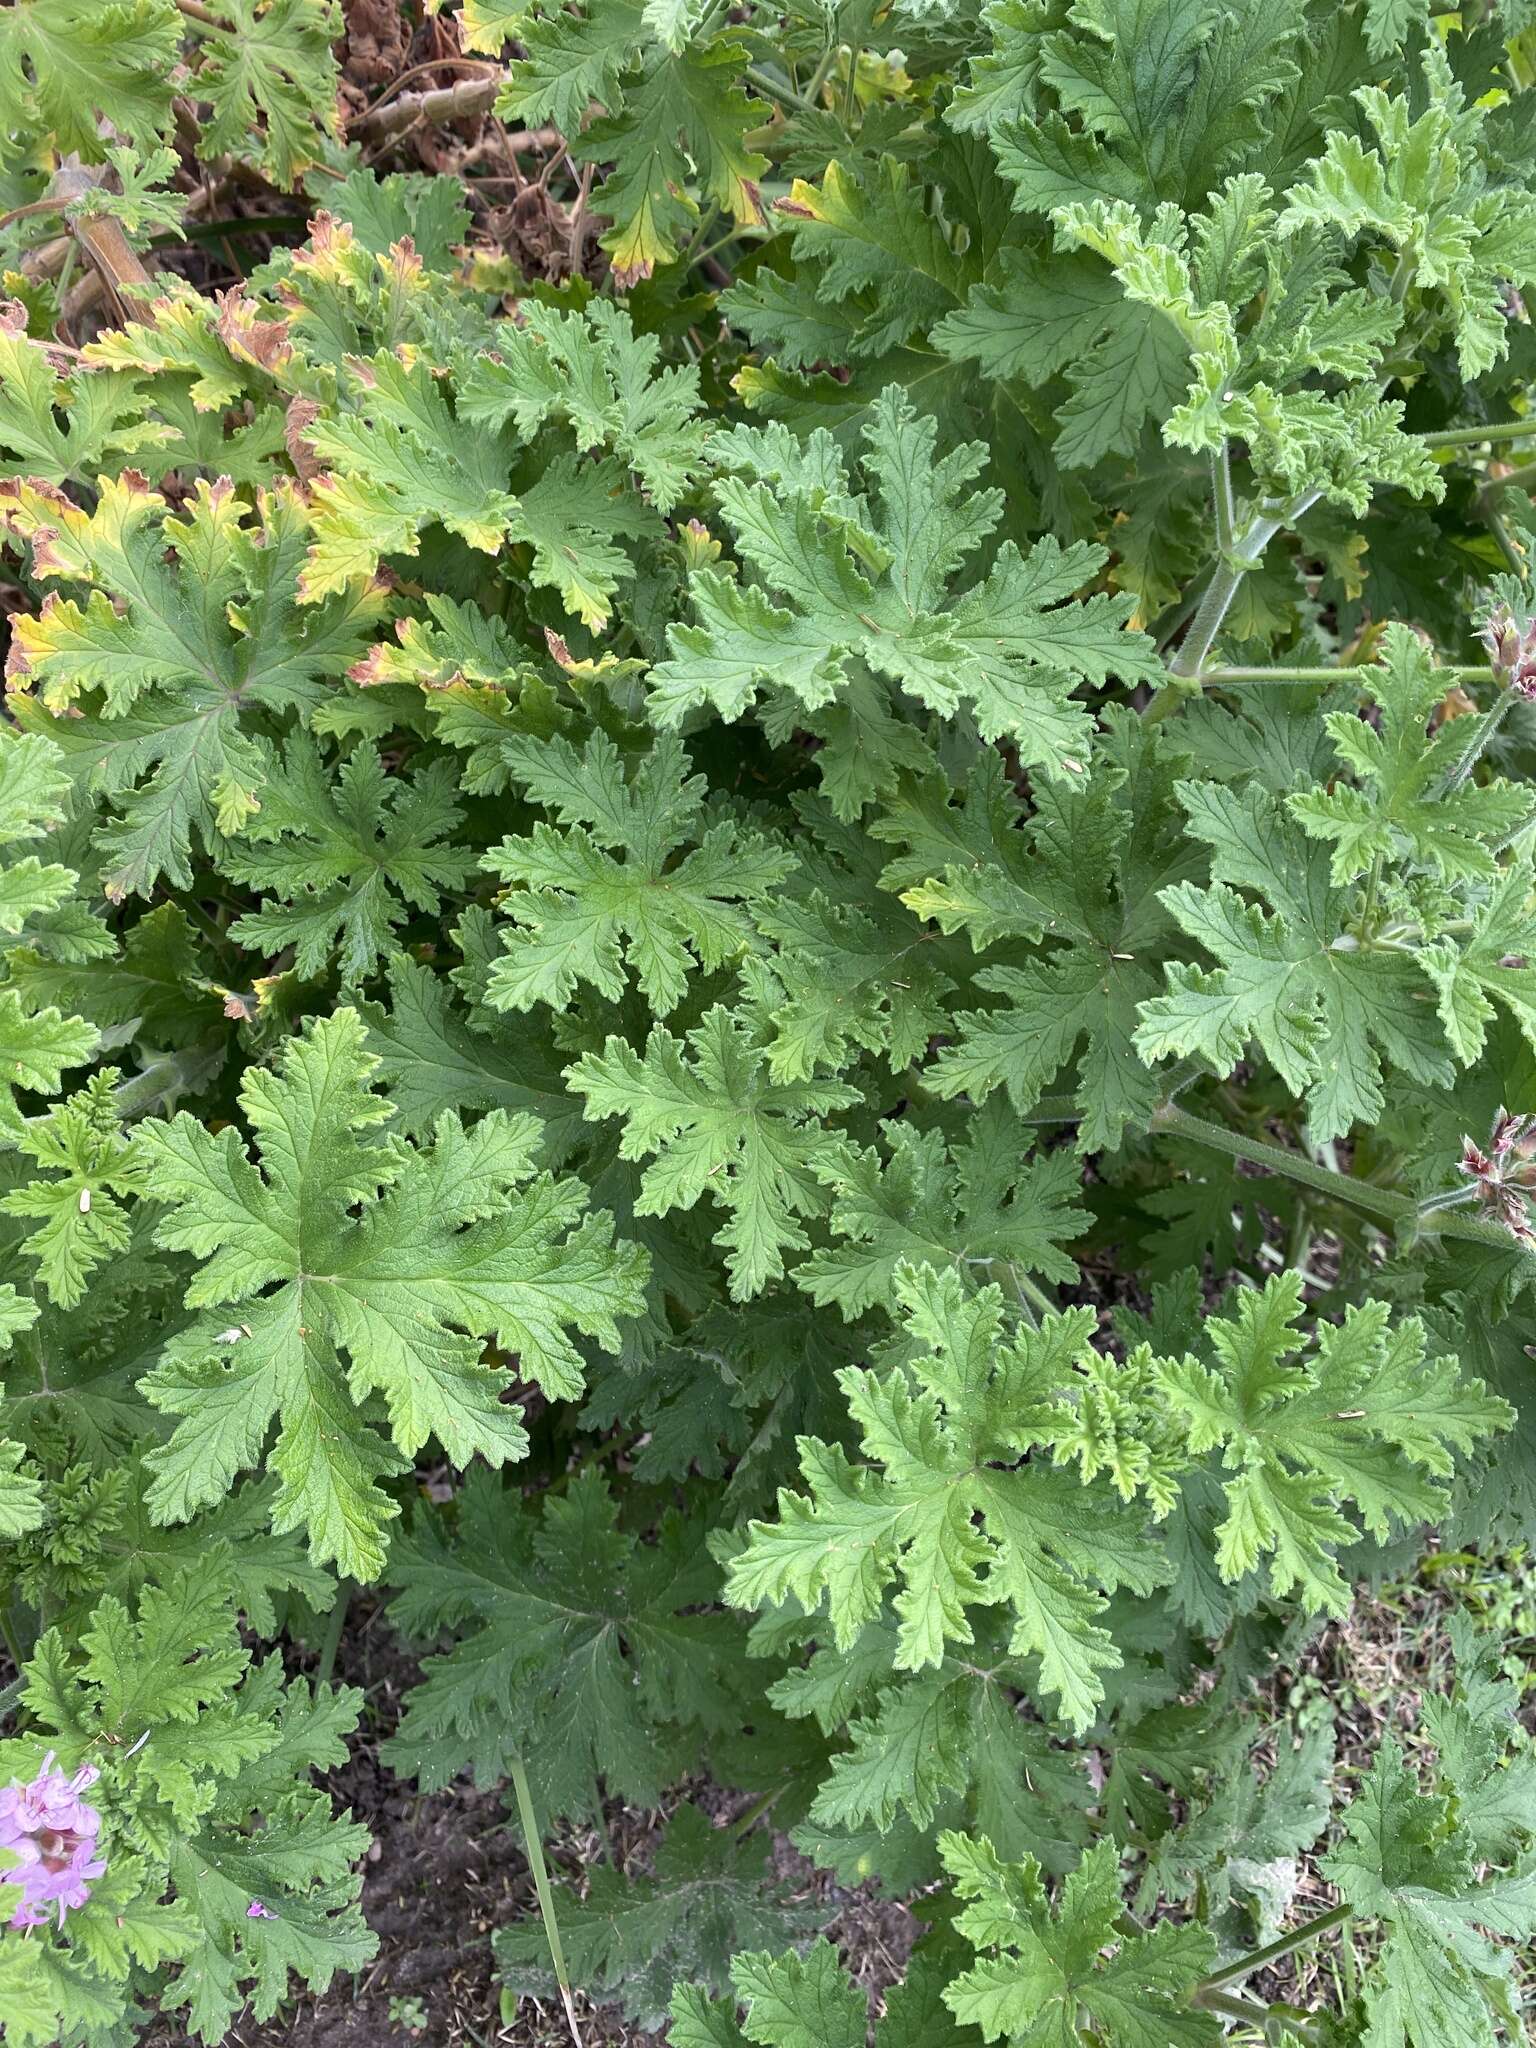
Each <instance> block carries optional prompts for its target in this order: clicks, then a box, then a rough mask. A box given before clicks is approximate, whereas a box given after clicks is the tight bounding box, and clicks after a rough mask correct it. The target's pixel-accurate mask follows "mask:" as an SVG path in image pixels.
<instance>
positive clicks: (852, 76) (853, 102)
mask: <svg viewBox="0 0 1536 2048" xmlns="http://www.w3.org/2000/svg"><path fill="white" fill-rule="evenodd" d="M863 54H864V53H863V49H862V47H861V45H860V44H858V43H850V44H849V45H848V83H847V85H846V86H845V87H844V89H843V132H844V134H846V135H851V134H852V133H853V117H854V114H855V112H856V111H857V109H858V104H859V59H860V57H861V56H862V55H863Z"/></svg>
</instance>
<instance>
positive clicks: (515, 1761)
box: [512, 1751, 582, 2048]
mask: <svg viewBox="0 0 1536 2048" xmlns="http://www.w3.org/2000/svg"><path fill="white" fill-rule="evenodd" d="M512 1789H513V1791H514V1792H516V1794H517V1813H518V1818H519V1820H521V1822H522V1824H523V1846H524V1848H525V1849H526V1850H527V1852H528V1867H529V1869H530V1870H531V1871H532V1872H533V1888H534V1891H535V1892H536V1893H537V1894H538V1900H539V1918H540V1919H541V1920H542V1921H543V1922H544V1939H545V1940H546V1941H547V1942H548V1943H549V1959H550V1961H551V1962H552V1963H553V1964H554V1966H555V1982H556V1983H557V1984H558V1985H559V1986H560V1997H561V1999H562V2001H563V2002H564V2005H565V2023H566V2025H567V2026H568V2027H569V2028H570V2030H571V2039H572V2040H573V2041H574V2042H575V2044H576V2048H582V2040H581V2029H580V2027H579V2026H578V2025H577V2024H576V2007H575V2005H574V2004H573V2002H572V1999H571V1980H570V1977H569V1975H568V1974H567V1972H566V1967H565V1950H564V1949H563V1948H562V1947H561V1945H560V1923H559V1921H558V1920H557V1919H556V1918H555V1895H554V1893H553V1892H552V1891H551V1890H550V1888H549V1872H548V1871H547V1870H546V1869H545V1867H544V1845H543V1843H542V1842H541V1841H540V1839H539V1821H538V1815H537V1814H536V1813H535V1812H534V1810H533V1794H532V1793H531V1792H530V1791H529V1789H528V1773H527V1771H526V1770H524V1768H523V1760H522V1758H521V1757H520V1756H518V1755H517V1754H516V1752H515V1751H514V1753H513V1756H512Z"/></svg>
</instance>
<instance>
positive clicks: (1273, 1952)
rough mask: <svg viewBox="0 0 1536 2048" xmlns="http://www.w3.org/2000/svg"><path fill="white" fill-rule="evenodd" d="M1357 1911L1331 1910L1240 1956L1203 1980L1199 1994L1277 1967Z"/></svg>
mask: <svg viewBox="0 0 1536 2048" xmlns="http://www.w3.org/2000/svg"><path fill="white" fill-rule="evenodd" d="M1354 1910H1355V1909H1354V1907H1353V1906H1333V1907H1330V1909H1329V1910H1328V1911H1327V1912H1326V1913H1319V1914H1318V1916H1317V1918H1316V1919H1315V1920H1307V1921H1304V1922H1303V1923H1302V1925H1301V1926H1300V1927H1293V1928H1292V1929H1291V1932H1290V1933H1289V1934H1282V1935H1281V1936H1280V1938H1279V1939H1278V1940H1277V1941H1271V1942H1269V1943H1267V1944H1266V1946H1265V1947H1263V1948H1256V1949H1254V1950H1253V1951H1252V1953H1251V1954H1249V1955H1246V1956H1239V1957H1238V1958H1237V1961H1236V1962H1235V1963H1228V1964H1227V1965H1226V1966H1225V1967H1224V1968H1223V1969H1220V1970H1212V1972H1211V1974H1210V1976H1209V1977H1202V1978H1201V1980H1200V1983H1199V1985H1198V1987H1197V1991H1200V1992H1205V1991H1219V1990H1220V1989H1221V1987H1222V1985H1223V1984H1235V1983H1236V1982H1237V1980H1238V1979H1239V1978H1240V1977H1247V1976H1249V1975H1251V1974H1252V1972H1253V1971H1255V1970H1262V1969H1265V1968H1266V1967H1267V1966H1268V1965H1269V1964H1270V1963H1278V1962H1279V1960H1280V1958H1281V1957H1282V1956H1288V1955H1289V1954H1290V1953H1291V1951H1292V1949H1298V1948H1300V1947H1301V1946H1302V1944H1303V1942H1308V1941H1311V1940H1313V1939H1314V1938H1315V1937H1316V1936H1317V1935H1319V1934H1327V1933H1328V1932H1329V1930H1330V1929H1332V1928H1334V1927H1342V1926H1343V1925H1344V1923H1345V1921H1346V1920H1348V1919H1350V1918H1352V1917H1353V1914H1354Z"/></svg>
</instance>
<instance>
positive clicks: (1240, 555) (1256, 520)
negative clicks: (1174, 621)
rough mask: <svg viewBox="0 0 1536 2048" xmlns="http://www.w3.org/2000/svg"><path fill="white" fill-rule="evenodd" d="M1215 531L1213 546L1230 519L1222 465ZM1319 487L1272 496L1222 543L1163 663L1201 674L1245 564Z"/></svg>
mask: <svg viewBox="0 0 1536 2048" xmlns="http://www.w3.org/2000/svg"><path fill="white" fill-rule="evenodd" d="M1215 486H1216V533H1217V544H1218V547H1219V546H1220V544H1221V535H1222V532H1223V530H1224V528H1226V527H1227V524H1228V521H1229V520H1230V518H1231V516H1232V514H1231V506H1230V491H1231V477H1230V474H1229V473H1228V472H1227V471H1226V469H1225V468H1224V467H1222V466H1221V465H1217V466H1216V476H1215ZM1320 496H1321V493H1320V492H1318V491H1303V492H1301V493H1300V495H1299V496H1297V497H1295V498H1291V499H1290V500H1288V501H1287V502H1286V503H1285V504H1283V505H1276V504H1274V502H1273V501H1271V502H1270V504H1269V505H1268V506H1267V507H1265V508H1262V509H1261V510H1260V511H1258V512H1256V513H1255V514H1254V516H1253V517H1252V518H1251V519H1250V520H1249V522H1248V524H1247V526H1246V527H1244V529H1243V531H1242V533H1241V535H1239V536H1238V537H1237V538H1236V539H1235V540H1233V541H1232V543H1231V545H1230V546H1229V547H1228V548H1226V549H1223V550H1222V552H1221V553H1220V555H1219V556H1218V558H1217V562H1216V567H1215V569H1214V570H1213V571H1212V573H1211V580H1210V582H1209V583H1208V584H1207V585H1206V589H1205V595H1204V596H1203V597H1202V598H1201V600H1200V608H1199V610H1198V611H1197V612H1196V613H1195V617H1194V623H1193V624H1192V625H1191V626H1190V629H1189V631H1188V632H1187V633H1186V634H1185V635H1184V640H1183V643H1182V645H1181V646H1180V648H1179V651H1178V653H1177V654H1176V655H1175V656H1174V658H1173V660H1172V661H1171V662H1170V663H1169V664H1168V673H1169V675H1171V676H1176V677H1178V678H1179V679H1180V680H1181V681H1184V680H1193V679H1195V678H1197V677H1198V676H1199V674H1200V671H1201V669H1202V668H1203V666H1204V664H1205V658H1206V656H1207V655H1208V654H1209V653H1210V651H1211V648H1212V647H1213V646H1214V645H1215V641H1216V635H1217V634H1218V633H1219V632H1220V631H1221V627H1222V622H1223V620H1224V619H1225V618H1226V616H1227V613H1228V612H1229V611H1230V610H1231V609H1232V600H1233V598H1235V597H1236V595H1237V592H1238V586H1239V585H1240V584H1241V582H1242V580H1243V578H1244V577H1245V576H1246V575H1247V574H1248V572H1249V570H1250V569H1253V568H1256V567H1257V565H1258V562H1259V560H1260V558H1261V557H1262V555H1263V553H1264V550H1265V549H1266V548H1267V547H1268V546H1269V544H1270V542H1271V541H1272V540H1273V539H1274V537H1275V535H1276V534H1277V533H1279V532H1280V530H1281V529H1282V527H1286V526H1292V525H1294V524H1295V522H1296V521H1297V520H1298V519H1299V518H1300V517H1301V515H1302V514H1303V512H1305V511H1307V510H1308V509H1309V507H1311V506H1312V505H1314V504H1316V502H1317V500H1318V498H1319V497H1320Z"/></svg>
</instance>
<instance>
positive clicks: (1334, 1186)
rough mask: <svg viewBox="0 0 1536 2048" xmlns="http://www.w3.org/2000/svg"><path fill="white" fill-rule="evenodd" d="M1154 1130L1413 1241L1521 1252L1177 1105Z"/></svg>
mask: <svg viewBox="0 0 1536 2048" xmlns="http://www.w3.org/2000/svg"><path fill="white" fill-rule="evenodd" d="M1149 1128H1150V1129H1151V1130H1152V1131H1153V1132H1154V1133H1155V1132H1158V1131H1168V1132H1171V1133H1173V1135H1174V1136H1176V1137H1180V1138H1189V1139H1191V1140H1192V1141H1193V1142H1194V1143H1195V1144H1197V1145H1205V1146H1208V1147H1209V1148H1210V1150H1211V1151H1213V1152H1224V1153H1226V1155H1227V1157H1228V1158H1229V1159H1246V1160H1247V1161H1248V1163H1249V1164H1250V1165H1251V1166H1261V1167H1263V1168H1264V1169H1265V1170H1266V1171H1267V1172H1269V1173H1277V1174H1280V1175H1282V1176H1283V1177H1284V1178H1285V1179H1286V1180H1293V1181H1295V1182H1297V1184H1298V1185H1299V1186H1301V1187H1305V1188H1311V1189H1312V1190H1313V1191H1314V1192H1315V1193H1317V1194H1320V1195H1326V1196H1327V1198H1328V1199H1329V1200H1330V1201H1333V1202H1342V1203H1344V1204H1346V1205H1347V1206H1348V1207H1349V1208H1352V1209H1358V1210H1359V1211H1360V1212H1361V1214H1362V1215H1365V1216H1369V1217H1370V1218H1371V1219H1372V1220H1373V1221H1374V1222H1376V1223H1378V1224H1379V1225H1381V1226H1382V1228H1384V1229H1386V1230H1389V1231H1391V1232H1393V1233H1394V1234H1396V1235H1400V1236H1406V1237H1407V1238H1409V1239H1410V1241H1411V1240H1412V1239H1413V1238H1417V1237H1441V1238H1456V1239H1459V1240H1463V1241H1465V1242H1468V1243H1471V1244H1481V1245H1488V1246H1490V1247H1492V1248H1493V1249H1496V1250H1499V1251H1506V1252H1513V1253H1518V1252H1519V1251H1520V1249H1521V1247H1520V1245H1519V1244H1518V1243H1517V1241H1516V1240H1515V1239H1514V1238H1513V1237H1512V1236H1511V1235H1510V1233H1509V1232H1508V1231H1507V1230H1505V1229H1503V1228H1501V1226H1500V1225H1498V1224H1497V1223H1485V1222H1484V1221H1483V1220H1482V1219H1481V1218H1480V1217H1474V1216H1458V1215H1456V1214H1454V1213H1451V1214H1446V1213H1444V1212H1439V1211H1434V1210H1428V1211H1426V1210H1424V1209H1422V1208H1421V1207H1420V1205H1419V1204H1418V1203H1417V1202H1416V1201H1414V1199H1413V1197H1412V1196H1411V1195H1404V1194H1399V1193H1398V1192H1397V1190H1396V1189H1395V1188H1378V1187H1373V1186H1372V1185H1371V1183H1370V1182H1369V1181H1364V1180H1359V1179H1357V1178H1356V1177H1355V1176H1354V1175H1353V1174H1348V1173H1336V1172H1335V1171H1334V1170H1333V1168H1332V1167H1328V1166H1319V1165H1318V1164H1317V1162H1316V1161H1315V1160H1312V1159H1308V1158H1307V1157H1306V1156H1305V1155H1304V1154H1303V1153H1300V1152H1288V1151H1287V1150H1286V1149H1285V1147H1284V1146H1282V1145H1271V1144H1270V1143H1269V1142H1268V1140H1267V1139H1264V1138H1247V1137H1244V1136H1243V1135H1242V1134H1241V1132H1238V1131H1230V1130H1228V1129H1227V1128H1226V1127H1225V1125H1223V1124H1213V1123H1208V1122H1207V1121H1206V1119H1205V1118H1204V1117H1200V1116H1193V1115H1191V1113H1190V1112H1189V1111H1188V1110H1187V1109H1181V1108H1180V1107H1179V1105H1178V1104H1177V1103H1176V1102H1164V1103H1163V1104H1161V1105H1160V1107H1159V1108H1158V1109H1156V1110H1155V1111H1154V1112H1153V1115H1152V1121H1151V1124H1150V1126H1149ZM1526 1256H1527V1257H1536V1254H1532V1253H1527V1254H1526Z"/></svg>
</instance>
